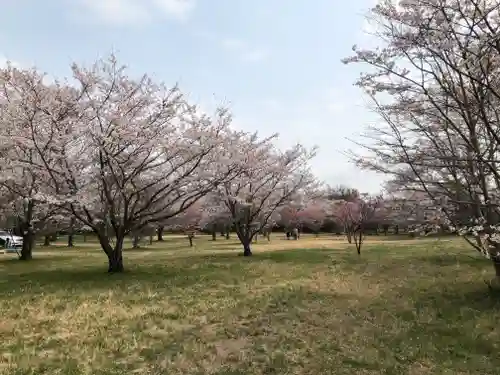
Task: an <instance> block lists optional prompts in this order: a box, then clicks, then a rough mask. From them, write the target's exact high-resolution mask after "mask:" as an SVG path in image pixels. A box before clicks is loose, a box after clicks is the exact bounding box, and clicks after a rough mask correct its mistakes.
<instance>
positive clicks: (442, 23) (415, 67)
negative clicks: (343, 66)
mask: <svg viewBox="0 0 500 375" xmlns="http://www.w3.org/2000/svg"><path fill="white" fill-rule="evenodd" d="M497 8H498V4H497V2H496V1H493V0H440V1H426V0H415V1H401V2H395V1H389V0H384V1H380V2H379V3H378V4H377V6H376V7H375V8H373V9H372V10H371V12H370V18H371V19H372V20H373V21H374V24H375V25H378V27H376V28H375V32H374V36H375V37H378V39H379V41H380V44H379V46H377V48H370V49H361V48H358V47H355V48H354V56H352V57H350V58H348V59H346V60H345V62H347V63H360V64H365V65H366V66H367V67H368V69H367V72H366V73H364V74H362V76H361V78H360V79H359V80H358V81H357V85H359V86H360V87H362V88H363V89H364V90H365V92H366V93H367V94H368V95H369V97H370V98H371V99H372V103H373V106H374V110H375V111H376V112H377V113H378V114H379V115H380V117H381V119H383V123H380V124H378V125H377V126H376V127H373V128H371V129H369V130H370V131H369V133H368V134H367V139H366V142H365V143H364V146H365V148H366V149H367V150H368V151H369V153H370V154H371V157H369V158H366V157H365V158H357V161H358V162H359V165H361V166H363V167H365V168H370V169H372V170H377V171H380V172H383V173H387V174H390V175H391V178H392V179H393V181H394V182H395V183H397V184H399V185H400V187H401V189H402V190H411V191H420V192H421V193H425V194H427V196H428V197H429V198H430V199H431V200H432V201H433V203H434V204H435V205H436V206H439V208H440V211H441V215H442V217H444V218H446V220H448V221H449V224H450V227H451V228H453V229H457V228H459V229H458V232H459V233H460V234H463V235H464V238H465V240H466V241H467V242H469V244H470V245H472V246H473V247H474V248H476V250H478V251H479V252H481V253H482V254H484V255H485V256H486V257H487V258H489V259H491V260H492V263H493V266H494V269H495V272H496V276H497V279H500V236H499V235H498V231H497V223H498V219H499V209H498V208H499V194H498V192H499V191H500V175H499V171H500V169H499V158H498V150H499V145H500V137H499V134H500V132H499V122H498V118H500V117H499V115H500V113H499V108H500V106H499V103H500V95H499V92H500V85H499V80H498V79H497V77H499V76H500V75H499V73H500V72H499V69H500V64H498V62H499V56H500V54H499V52H500V45H499V44H498V42H497V38H498V32H499V27H500V19H499V14H498V9H497ZM466 213H467V214H468V215H467V214H466ZM467 216H469V219H468V220H466V221H465V222H464V221H463V220H464V219H465V218H466V217H467Z"/></svg>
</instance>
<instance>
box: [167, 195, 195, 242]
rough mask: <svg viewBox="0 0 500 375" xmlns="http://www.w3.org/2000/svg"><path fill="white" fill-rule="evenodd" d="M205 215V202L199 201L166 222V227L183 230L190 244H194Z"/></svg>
mask: <svg viewBox="0 0 500 375" xmlns="http://www.w3.org/2000/svg"><path fill="white" fill-rule="evenodd" d="M202 217H203V202H201V201H198V202H196V203H195V204H193V205H191V206H190V207H189V208H188V209H187V210H185V211H184V212H182V213H180V214H179V215H177V216H174V217H172V218H170V219H169V220H167V221H166V222H165V224H166V225H165V227H166V228H168V229H170V230H175V231H182V232H183V233H185V234H186V236H187V238H188V240H189V246H190V247H192V246H193V239H194V237H195V233H196V231H198V230H199V228H200V223H201V220H202Z"/></svg>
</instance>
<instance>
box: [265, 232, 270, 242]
mask: <svg viewBox="0 0 500 375" xmlns="http://www.w3.org/2000/svg"><path fill="white" fill-rule="evenodd" d="M266 237H267V241H271V231H269V232H267V233H266Z"/></svg>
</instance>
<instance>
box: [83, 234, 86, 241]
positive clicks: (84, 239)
mask: <svg viewBox="0 0 500 375" xmlns="http://www.w3.org/2000/svg"><path fill="white" fill-rule="evenodd" d="M83 242H87V234H86V233H84V234H83Z"/></svg>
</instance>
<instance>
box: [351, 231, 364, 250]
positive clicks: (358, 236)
mask: <svg viewBox="0 0 500 375" xmlns="http://www.w3.org/2000/svg"><path fill="white" fill-rule="evenodd" d="M353 237H354V243H355V244H356V251H357V253H358V255H361V246H362V245H363V231H362V230H359V231H356V232H354V234H353Z"/></svg>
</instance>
